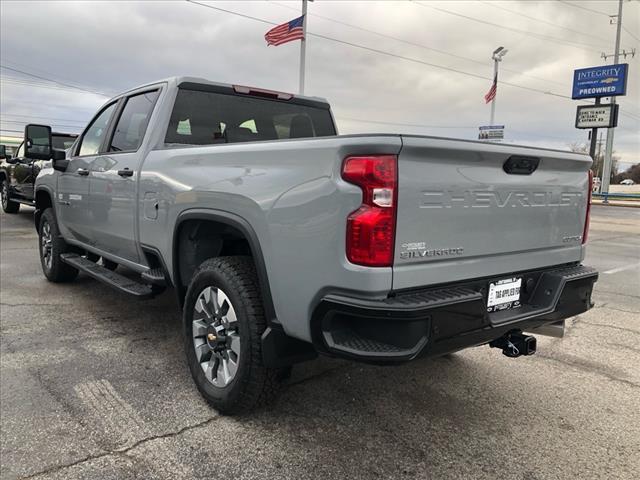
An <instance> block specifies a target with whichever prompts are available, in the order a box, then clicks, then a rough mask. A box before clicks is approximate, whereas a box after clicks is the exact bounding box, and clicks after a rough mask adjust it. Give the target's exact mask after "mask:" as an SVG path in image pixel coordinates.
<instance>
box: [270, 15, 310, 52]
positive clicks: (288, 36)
mask: <svg viewBox="0 0 640 480" xmlns="http://www.w3.org/2000/svg"><path fill="white" fill-rule="evenodd" d="M303 24H304V15H302V16H301V17H298V18H294V19H293V20H291V21H289V22H287V23H283V24H282V25H278V26H277V27H273V28H272V29H271V30H269V31H268V32H267V33H266V34H265V35H264V39H265V40H266V41H267V45H275V46H278V45H282V44H283V43H287V42H291V41H293V40H302V39H303V38H304V31H303V30H302V27H303Z"/></svg>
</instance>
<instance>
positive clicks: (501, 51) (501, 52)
mask: <svg viewBox="0 0 640 480" xmlns="http://www.w3.org/2000/svg"><path fill="white" fill-rule="evenodd" d="M507 52H508V50H507V49H506V48H504V47H498V48H496V49H495V50H494V51H493V55H491V58H492V59H493V88H495V90H496V91H495V92H494V94H493V99H492V100H491V119H490V120H489V125H493V122H494V120H495V116H496V97H497V96H498V64H499V63H500V62H501V61H502V57H504V56H505V55H506V54H507Z"/></svg>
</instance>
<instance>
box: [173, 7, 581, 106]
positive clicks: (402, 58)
mask: <svg viewBox="0 0 640 480" xmlns="http://www.w3.org/2000/svg"><path fill="white" fill-rule="evenodd" d="M186 1H187V2H189V3H192V4H194V5H199V6H202V7H206V8H210V9H213V10H218V11H221V12H226V13H229V14H231V15H237V16H240V17H243V18H248V19H250V20H255V21H257V22H261V23H266V24H269V25H277V24H276V23H275V22H270V21H269V20H265V19H263V18H258V17H253V16H251V15H246V14H244V13H239V12H234V11H232V10H227V9H225V8H220V7H214V6H213V5H207V4H204V3H200V2H197V1H195V0H186ZM306 34H307V35H308V36H311V37H316V38H322V39H324V40H329V41H331V42H336V43H340V44H343V45H348V46H350V47H353V48H358V49H360V50H366V51H368V52H373V53H378V54H380V55H385V56H387V57H393V58H398V59H401V60H406V61H408V62H413V63H418V64H421V65H426V66H428V67H433V68H438V69H440V70H446V71H448V72H454V73H459V74H461V75H467V76H469V77H473V78H478V79H480V80H489V81H491V80H492V79H493V78H492V77H487V76H484V75H479V74H477V73H472V72H466V71H464V70H458V69H456V68H452V67H447V66H444V65H439V64H437V63H431V62H426V61H424V60H419V59H417V58H412V57H407V56H404V55H397V54H395V53H390V52H387V51H384V50H379V49H377V48H372V47H367V46H365V45H360V44H358V43H353V42H348V41H346V40H339V39H337V38H333V37H329V36H327V35H321V34H319V33H312V32H306ZM500 84H501V85H507V86H510V87H514V88H520V89H523V90H529V91H532V92H537V93H542V94H545V95H552V96H555V97H562V98H571V97H569V96H567V95H562V94H559V93H554V92H551V91H547V90H542V89H539V88H533V87H527V86H524V85H519V84H517V83H512V82H505V81H501V82H500Z"/></svg>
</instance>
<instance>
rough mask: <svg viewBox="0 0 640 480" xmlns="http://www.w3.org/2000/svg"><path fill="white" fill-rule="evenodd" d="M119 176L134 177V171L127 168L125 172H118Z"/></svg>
mask: <svg viewBox="0 0 640 480" xmlns="http://www.w3.org/2000/svg"><path fill="white" fill-rule="evenodd" d="M118 175H120V176H121V177H131V176H133V170H130V169H128V168H125V169H124V170H118Z"/></svg>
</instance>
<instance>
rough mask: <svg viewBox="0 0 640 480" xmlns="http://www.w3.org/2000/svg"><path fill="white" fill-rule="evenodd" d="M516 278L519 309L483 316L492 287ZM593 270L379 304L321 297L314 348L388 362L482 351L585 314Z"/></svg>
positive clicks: (413, 294) (408, 295)
mask: <svg viewBox="0 0 640 480" xmlns="http://www.w3.org/2000/svg"><path fill="white" fill-rule="evenodd" d="M512 276H521V277H523V283H522V285H523V287H522V294H521V302H522V305H521V306H520V307H519V308H516V309H511V310H503V311H499V312H491V313H488V312H487V308H486V305H487V288H488V284H489V282H491V281H494V280H499V279H500V278H505V277H512ZM597 279H598V272H597V271H596V270H595V269H593V268H590V267H586V266H582V265H578V266H570V267H563V268H552V269H544V270H537V271H529V272H521V273H513V274H509V275H501V276H500V277H498V278H485V279H481V280H475V281H472V282H464V283H457V284H454V285H449V286H442V287H439V288H431V289H425V290H420V291H408V292H397V293H396V294H395V295H394V296H390V297H389V298H386V299H384V300H370V299H361V298H355V297H350V296H344V295H327V296H325V297H324V298H323V299H322V300H321V301H320V303H319V305H318V306H317V307H316V309H315V311H314V313H313V316H312V325H311V327H312V334H313V342H314V346H315V348H316V349H317V350H318V351H320V352H322V353H325V354H329V355H333V356H338V357H344V358H350V359H354V360H360V361H365V362H373V363H394V362H402V361H407V360H411V359H413V358H415V357H417V356H419V355H420V356H422V355H424V356H435V355H442V354H445V353H447V352H451V351H455V350H460V349H463V348H467V347H471V346H475V345H481V344H484V343H487V342H490V341H491V340H494V339H496V338H499V337H501V336H502V335H504V334H505V333H507V332H509V331H513V330H522V331H526V330H529V329H532V328H536V327H539V326H541V325H544V324H548V323H553V322H557V321H560V320H563V319H565V318H568V317H572V316H574V315H578V314H580V313H582V312H585V311H587V310H589V309H590V308H591V307H592V306H593V304H592V302H591V292H592V290H593V284H594V283H595V282H596V281H597Z"/></svg>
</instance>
